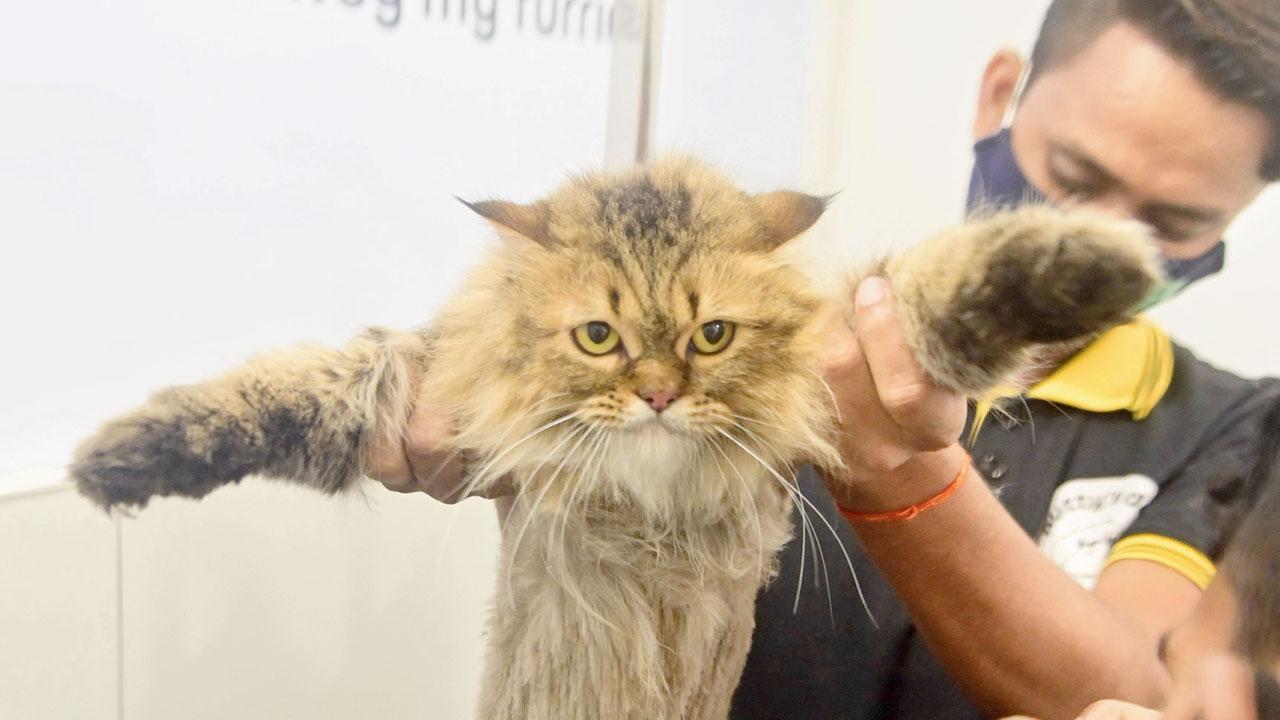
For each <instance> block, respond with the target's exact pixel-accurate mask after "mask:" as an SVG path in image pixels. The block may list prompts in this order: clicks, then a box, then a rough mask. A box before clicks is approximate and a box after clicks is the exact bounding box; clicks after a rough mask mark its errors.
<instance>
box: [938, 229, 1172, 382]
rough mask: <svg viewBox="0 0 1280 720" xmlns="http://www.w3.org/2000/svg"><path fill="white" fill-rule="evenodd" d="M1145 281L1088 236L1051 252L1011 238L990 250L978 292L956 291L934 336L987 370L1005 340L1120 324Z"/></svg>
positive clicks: (1052, 337) (1066, 335)
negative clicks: (1089, 239) (993, 251)
mask: <svg viewBox="0 0 1280 720" xmlns="http://www.w3.org/2000/svg"><path fill="white" fill-rule="evenodd" d="M1146 282H1147V278H1146V276H1145V275H1144V273H1143V270H1142V269H1141V268H1140V267H1137V266H1135V265H1134V264H1133V263H1131V262H1128V261H1127V260H1126V259H1125V258H1124V257H1121V256H1119V255H1114V254H1107V253H1105V252H1101V251H1099V249H1098V248H1097V247H1096V245H1094V244H1093V243H1091V242H1089V241H1088V239H1087V238H1076V237H1070V236H1068V237H1063V238H1062V239H1060V240H1059V241H1058V243H1057V247H1056V248H1055V250H1054V252H1053V253H1051V254H1046V253H1044V252H1043V249H1042V246H1041V245H1039V244H1037V243H1034V242H1018V241H1017V239H1016V238H1015V239H1011V241H1009V242H1005V243H1003V244H1002V246H1001V247H1000V249H999V250H997V251H996V252H995V254H994V255H993V257H992V258H991V259H990V262H989V270H988V272H987V274H986V276H985V277H984V278H983V280H982V284H981V286H980V287H978V288H973V287H968V288H962V289H961V290H960V291H958V292H957V294H956V297H955V299H954V300H953V303H952V305H951V307H950V312H949V313H948V315H947V316H946V317H940V318H938V319H937V326H936V327H935V328H934V330H935V332H936V333H937V334H938V336H939V338H940V339H941V340H942V341H943V343H944V344H945V345H946V346H948V347H951V348H953V349H954V350H955V351H956V352H957V353H958V354H959V355H960V356H961V357H962V358H964V360H965V361H967V362H969V363H972V364H973V365H974V366H976V367H979V368H982V369H990V368H992V367H994V366H995V364H996V363H998V362H1001V361H1002V360H1003V359H1004V358H1005V356H1006V349H1005V348H1006V344H1007V343H1008V342H1010V341H1012V342H1017V343H1019V344H1025V343H1028V342H1030V343H1054V342H1060V341H1064V340H1070V339H1072V338H1076V337H1080V336H1082V335H1086V334H1088V333H1090V332H1094V331H1096V330H1099V329H1102V328H1105V327H1107V326H1109V325H1112V324H1115V323H1117V322H1120V321H1122V320H1124V319H1125V318H1126V317H1128V315H1129V309H1130V308H1131V307H1132V305H1133V303H1136V302H1137V301H1138V300H1139V299H1141V298H1139V297H1130V295H1132V294H1133V293H1134V288H1143V287H1145V286H1146Z"/></svg>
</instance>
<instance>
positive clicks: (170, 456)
mask: <svg viewBox="0 0 1280 720" xmlns="http://www.w3.org/2000/svg"><path fill="white" fill-rule="evenodd" d="M180 393H181V391H178V390H170V391H166V393H161V394H160V395H159V396H157V398H156V399H155V400H153V401H152V402H151V403H149V404H148V405H146V406H144V407H142V408H141V409H139V410H137V411H135V412H133V413H131V414H129V415H126V416H124V417H120V418H117V419H115V420H112V421H110V422H108V423H107V424H106V425H104V426H103V427H102V428H101V429H100V430H98V432H97V433H95V434H93V435H92V436H90V437H89V438H87V439H86V440H85V441H84V442H82V443H81V444H80V446H79V448H78V449H77V450H76V452H75V455H74V457H73V459H72V462H71V464H70V466H69V467H68V473H69V475H70V477H71V479H72V480H73V481H74V482H75V483H76V486H77V488H78V489H79V491H80V493H81V494H82V495H84V496H85V497H87V498H89V499H90V500H92V501H93V502H94V503H95V504H97V505H99V506H100V507H102V508H104V509H106V510H111V509H112V508H115V507H118V506H126V507H139V508H140V507H144V506H145V505H146V504H147V502H148V501H149V500H150V499H151V498H152V497H154V496H157V495H162V496H163V495H183V496H187V497H192V498H199V497H203V496H204V495H206V494H208V493H209V492H210V491H212V490H214V489H215V488H217V487H219V486H221V485H224V484H226V483H228V482H232V481H235V480H239V479H240V478H241V477H243V476H244V475H245V474H246V473H247V471H248V466H249V464H250V463H249V460H250V458H248V457H246V456H245V453H244V452H243V451H244V449H245V448H246V444H253V443H251V442H250V443H247V442H246V441H248V440H251V438H248V437H246V435H251V434H252V432H251V431H249V430H247V429H245V428H243V427H236V426H235V425H234V424H228V423H223V422H218V421H217V418H216V417H213V416H205V417H196V416H193V415H192V414H190V413H189V412H186V411H184V410H183V409H182V408H181V404H182V403H180V402H178V401H179V400H180V399H181V394H180Z"/></svg>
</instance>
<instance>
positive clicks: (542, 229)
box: [458, 198, 556, 248]
mask: <svg viewBox="0 0 1280 720" xmlns="http://www.w3.org/2000/svg"><path fill="white" fill-rule="evenodd" d="M458 202H460V203H462V204H463V205H466V206H467V207H469V208H471V210H472V211H473V212H475V214H477V215H479V216H480V217H482V218H484V219H485V220H488V221H489V223H490V224H491V225H493V227H494V228H495V229H496V230H497V231H498V235H499V236H501V237H502V239H503V241H504V242H508V243H515V244H518V243H521V242H530V241H532V242H535V243H537V244H539V245H541V246H542V247H545V248H551V247H554V246H555V244H556V242H555V239H554V238H552V237H551V232H550V230H549V229H548V224H549V223H548V218H547V206H546V203H543V202H536V203H532V204H529V205H520V204H518V203H513V202H507V201H505V200H483V201H481V202H467V201H466V200H463V199H462V198H458Z"/></svg>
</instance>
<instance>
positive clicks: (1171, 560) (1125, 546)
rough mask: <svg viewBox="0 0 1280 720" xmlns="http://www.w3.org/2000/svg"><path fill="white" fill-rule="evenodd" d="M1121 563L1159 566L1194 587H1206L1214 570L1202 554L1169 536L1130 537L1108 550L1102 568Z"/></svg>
mask: <svg viewBox="0 0 1280 720" xmlns="http://www.w3.org/2000/svg"><path fill="white" fill-rule="evenodd" d="M1121 560H1147V561H1149V562H1153V563H1157V564H1159V565H1163V566H1165V567H1167V568H1169V569H1170V570H1173V571H1174V572H1176V573H1178V574H1179V575H1182V576H1183V577H1185V578H1186V579H1188V580H1190V581H1191V582H1193V583H1195V584H1196V587H1198V588H1200V589H1201V590H1203V589H1205V588H1206V587H1208V585H1209V581H1210V580H1212V579H1213V575H1214V573H1215V572H1216V571H1217V568H1215V567H1214V565H1213V561H1212V560H1210V559H1209V558H1208V557H1207V556H1205V554H1204V553H1202V552H1200V551H1199V550H1197V549H1195V548H1193V547H1191V546H1190V545H1188V544H1186V543H1184V542H1181V541H1179V540H1174V539H1173V538H1170V537H1165V536H1163V535H1155V534H1143V535H1130V536H1129V537H1127V538H1124V539H1122V540H1121V541H1120V542H1118V543H1116V544H1115V546H1114V547H1112V548H1111V554H1110V555H1108V556H1107V562H1106V563H1105V564H1104V565H1103V568H1106V567H1107V566H1109V565H1111V564H1112V563H1115V562H1119V561H1121Z"/></svg>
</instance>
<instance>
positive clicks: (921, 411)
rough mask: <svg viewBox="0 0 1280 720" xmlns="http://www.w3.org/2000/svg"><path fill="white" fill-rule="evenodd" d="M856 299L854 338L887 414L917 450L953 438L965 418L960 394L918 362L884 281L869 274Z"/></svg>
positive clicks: (945, 443)
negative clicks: (935, 380) (937, 381)
mask: <svg viewBox="0 0 1280 720" xmlns="http://www.w3.org/2000/svg"><path fill="white" fill-rule="evenodd" d="M854 301H855V302H854V316H855V318H856V322H857V326H858V342H859V345H860V347H861V349H862V354H863V356H864V357H865V358H866V362H867V365H868V367H869V368H870V370H871V376H872V378H873V379H874V381H875V386H876V391H877V393H878V394H879V396H880V401H881V403H882V404H883V405H884V408H885V410H886V411H887V412H888V413H889V415H890V417H892V418H893V419H894V421H895V422H896V423H897V424H898V425H899V426H900V427H901V428H902V429H903V430H905V431H906V432H907V434H908V435H909V436H910V437H912V438H913V439H914V440H915V444H916V449H918V450H934V449H938V448H941V447H945V446H947V445H949V444H951V443H953V442H955V439H956V437H957V436H958V435H959V433H960V429H961V427H962V426H963V424H964V415H963V413H964V399H963V398H961V397H960V396H958V395H956V394H955V393H952V392H950V391H947V390H944V389H942V388H939V387H938V386H937V385H935V384H934V383H933V381H932V380H930V379H929V376H928V375H927V374H925V372H924V369H923V368H921V367H920V364H919V363H918V362H916V358H915V355H914V354H912V352H911V347H910V346H909V345H908V344H907V339H906V336H905V335H903V333H902V326H901V324H900V321H899V319H898V313H897V309H896V307H895V304H894V300H893V295H892V293H891V291H890V289H889V283H888V281H886V280H885V279H884V278H879V277H871V278H867V279H866V280H864V281H863V282H862V284H861V285H859V286H858V291H857V294H856V295H855V298H854Z"/></svg>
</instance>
